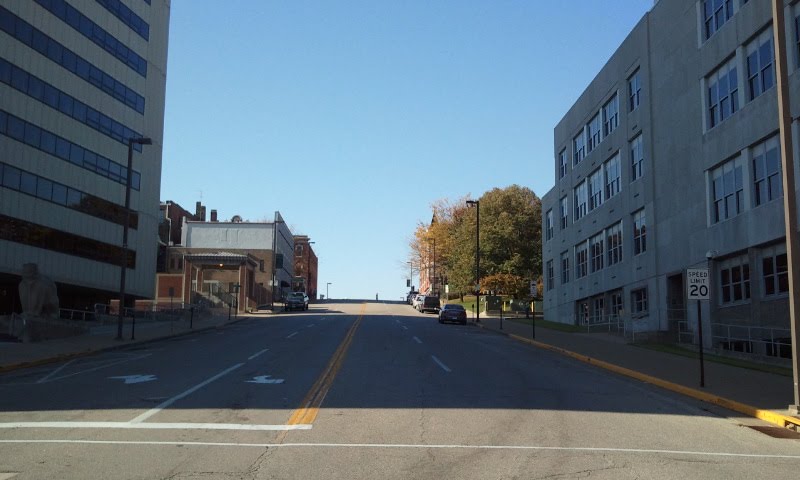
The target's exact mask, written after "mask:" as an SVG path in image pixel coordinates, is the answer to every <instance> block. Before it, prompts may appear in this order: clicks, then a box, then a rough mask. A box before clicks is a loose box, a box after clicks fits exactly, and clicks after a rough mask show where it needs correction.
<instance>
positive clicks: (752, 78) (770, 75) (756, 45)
mask: <svg viewBox="0 0 800 480" xmlns="http://www.w3.org/2000/svg"><path fill="white" fill-rule="evenodd" d="M746 51H747V89H748V99H749V100H753V99H754V98H756V97H758V96H759V95H761V94H762V93H764V92H766V91H767V90H769V89H770V88H772V87H773V86H774V85H775V70H774V68H775V65H774V51H773V48H772V29H771V28H769V29H767V30H765V31H764V32H763V33H762V34H761V35H759V36H758V37H757V38H756V39H754V40H753V41H752V42H750V43H749V44H748V45H747V48H746Z"/></svg>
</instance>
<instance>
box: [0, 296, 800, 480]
mask: <svg viewBox="0 0 800 480" xmlns="http://www.w3.org/2000/svg"><path fill="white" fill-rule="evenodd" d="M719 413H720V412H718V411H715V410H714V409H709V408H708V407H707V406H705V405H703V404H701V403H699V402H696V401H693V400H690V399H688V398H684V397H681V396H678V395H675V394H672V393H669V392H666V391H663V390H660V389H657V388H655V387H651V386H648V385H645V384H643V383H640V382H637V381H634V380H631V379H627V378H623V377H620V376H617V375H614V374H611V373H609V372H606V371H604V370H600V369H597V368H595V367H592V366H589V365H585V364H582V363H579V362H577V361H574V360H572V359H569V358H567V357H564V356H560V355H558V354H555V353H553V352H548V351H544V350H540V349H536V348H533V347H531V346H528V345H525V344H522V343H519V342H516V341H514V340H512V339H509V338H507V337H505V336H502V335H498V334H495V333H492V332H488V331H485V330H482V329H479V328H477V327H476V326H474V325H472V324H469V325H466V326H460V325H440V324H438V323H437V321H436V316H435V315H433V314H428V315H424V314H420V313H417V312H416V311H415V310H413V309H411V307H409V306H407V305H400V304H389V303H377V302H370V303H357V302H353V303H338V304H337V303H323V304H312V305H311V308H310V310H309V311H307V312H293V313H281V314H278V315H253V316H252V317H250V318H246V319H244V320H242V321H240V322H238V323H235V324H231V325H229V326H226V327H224V328H219V329H214V330H208V331H205V332H200V333H196V334H192V335H186V336H181V337H176V338H173V339H168V340H163V341H157V342H152V343H148V344H144V345H139V346H135V347H131V348H129V349H122V350H117V351H111V352H105V353H100V354H96V355H92V356H86V357H81V358H77V359H74V360H71V361H68V362H62V363H57V364H50V365H45V366H40V367H35V368H29V369H24V370H17V371H13V372H9V373H6V374H3V375H0V479H12V478H13V479H14V480H22V479H40V478H59V479H70V478H74V479H112V478H114V479H116V478H120V479H123V478H124V479H156V478H157V479H200V478H252V479H268V478H269V479H272V478H287V479H289V478H298V479H372V478H376V477H381V478H383V479H407V478H414V479H442V478H458V479H517V478H519V479H529V478H564V479H566V478H586V477H591V478H601V479H603V478H605V479H634V478H656V479H660V478H663V479H674V478H685V479H692V478H704V479H725V480H731V479H752V478H794V477H796V475H797V472H798V471H800V440H796V439H781V438H773V437H772V436H769V435H766V434H764V433H761V432H759V431H756V430H754V429H751V428H747V427H744V426H741V425H739V422H737V421H736V419H734V418H730V417H726V416H723V415H719Z"/></svg>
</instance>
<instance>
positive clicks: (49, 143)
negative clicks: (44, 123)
mask: <svg viewBox="0 0 800 480" xmlns="http://www.w3.org/2000/svg"><path fill="white" fill-rule="evenodd" d="M39 145H40V148H41V149H42V150H44V151H45V152H47V153H49V154H51V155H52V154H54V153H55V152H56V136H55V135H53V134H52V133H50V132H46V131H44V130H42V136H41V138H40V139H39Z"/></svg>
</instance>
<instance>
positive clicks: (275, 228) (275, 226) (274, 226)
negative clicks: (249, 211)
mask: <svg viewBox="0 0 800 480" xmlns="http://www.w3.org/2000/svg"><path fill="white" fill-rule="evenodd" d="M277 244H278V212H275V217H274V220H273V221H272V294H271V295H270V300H269V309H270V310H272V311H273V312H274V311H275V259H276V258H277V257H276V255H275V249H276V248H277Z"/></svg>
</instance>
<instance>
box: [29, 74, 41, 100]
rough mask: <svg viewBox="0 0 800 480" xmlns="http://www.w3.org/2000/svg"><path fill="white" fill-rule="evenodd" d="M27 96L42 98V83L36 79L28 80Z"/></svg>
mask: <svg viewBox="0 0 800 480" xmlns="http://www.w3.org/2000/svg"><path fill="white" fill-rule="evenodd" d="M28 95H30V96H31V97H33V98H42V96H43V95H44V82H42V81H41V80H39V79H38V78H36V77H30V78H29V79H28Z"/></svg>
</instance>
